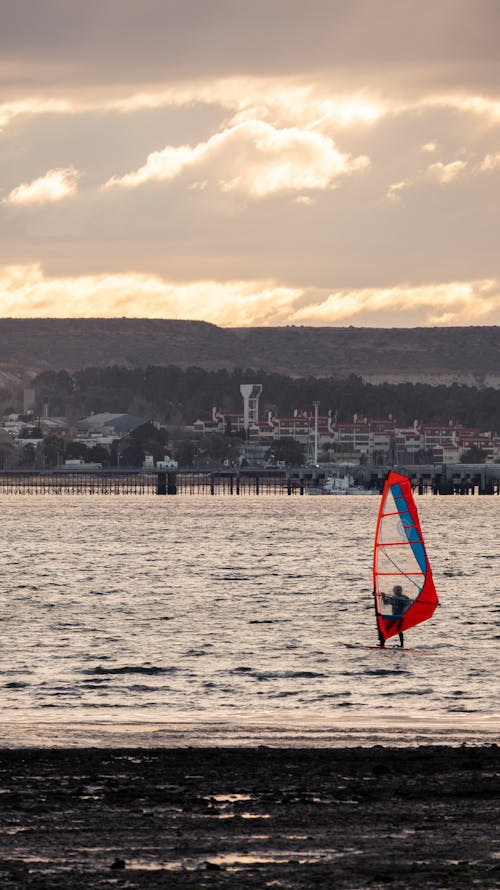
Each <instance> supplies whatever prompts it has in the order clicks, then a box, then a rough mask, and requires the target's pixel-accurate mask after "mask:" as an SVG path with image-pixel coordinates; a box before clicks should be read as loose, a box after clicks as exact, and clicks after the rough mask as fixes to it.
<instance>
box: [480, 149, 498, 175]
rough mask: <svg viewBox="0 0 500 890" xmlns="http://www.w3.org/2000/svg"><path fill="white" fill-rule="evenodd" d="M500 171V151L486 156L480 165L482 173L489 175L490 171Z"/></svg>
mask: <svg viewBox="0 0 500 890" xmlns="http://www.w3.org/2000/svg"><path fill="white" fill-rule="evenodd" d="M499 169H500V151H497V152H495V153H494V154H488V155H486V157H485V159H484V161H483V162H482V164H481V167H480V170H481V171H482V172H483V173H490V172H491V171H492V170H499Z"/></svg>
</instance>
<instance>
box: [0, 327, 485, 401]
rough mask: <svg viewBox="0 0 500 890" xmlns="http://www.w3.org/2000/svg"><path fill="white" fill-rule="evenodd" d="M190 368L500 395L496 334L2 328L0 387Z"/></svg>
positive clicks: (472, 329) (294, 329)
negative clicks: (40, 376)
mask: <svg viewBox="0 0 500 890" xmlns="http://www.w3.org/2000/svg"><path fill="white" fill-rule="evenodd" d="M95 365H100V366H107V365H122V366H125V367H146V366H147V365H178V366H179V367H182V368H186V367H189V366H192V365H197V366H199V367H202V368H205V369H207V370H215V369H218V368H227V369H234V368H254V369H256V370H258V369H263V370H266V371H268V372H273V371H274V372H278V373H281V374H287V375H289V376H292V377H303V376H309V375H313V376H318V377H327V376H339V377H345V376H347V375H349V374H356V375H359V376H361V377H363V378H364V379H365V380H367V381H371V382H374V383H378V382H381V381H388V382H392V383H398V382H403V381H411V382H417V381H421V382H426V383H436V384H438V383H443V384H449V383H453V382H454V381H457V382H459V383H465V384H469V385H474V384H476V385H479V386H484V385H489V386H495V387H498V388H500V328H499V327H467V328H466V327H462V328H412V329H407V330H405V329H401V328H352V327H349V328H334V327H329V328H326V327H325V328H319V327H283V328H270V327H269V328H220V327H217V326H216V325H212V324H207V323H205V322H198V321H173V320H172V321H171V320H158V319H127V318H119V319H97V318H96V319H10V318H4V319H0V383H2V382H4V383H5V384H6V385H9V383H12V382H14V381H15V380H16V379H17V380H19V379H21V378H24V379H26V377H27V376H30V375H32V374H36V373H39V372H40V371H44V370H49V369H61V368H66V369H67V370H71V371H72V370H77V369H80V368H84V367H89V366H95Z"/></svg>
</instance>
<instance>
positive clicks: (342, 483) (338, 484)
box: [307, 473, 378, 495]
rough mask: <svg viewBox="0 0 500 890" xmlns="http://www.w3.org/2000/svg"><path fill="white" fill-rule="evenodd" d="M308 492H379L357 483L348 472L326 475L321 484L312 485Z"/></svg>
mask: <svg viewBox="0 0 500 890" xmlns="http://www.w3.org/2000/svg"><path fill="white" fill-rule="evenodd" d="M307 493H308V494H322V495H323V494H325V495H329V494H334V495H345V494H355V495H359V494H378V491H376V490H375V489H373V488H364V486H362V485H356V483H355V481H354V479H353V477H352V476H349V475H348V474H347V473H344V474H343V475H336V474H332V475H330V476H326V477H325V479H324V481H323V482H321V483H320V484H319V485H315V486H311V487H310V488H308V489H307Z"/></svg>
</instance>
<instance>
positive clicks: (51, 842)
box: [0, 744, 500, 890]
mask: <svg viewBox="0 0 500 890" xmlns="http://www.w3.org/2000/svg"><path fill="white" fill-rule="evenodd" d="M499 750H500V749H499V748H498V747H497V746H496V745H494V744H493V745H485V746H461V747H451V746H421V747H396V748H387V747H382V746H378V745H377V746H374V747H363V748H361V747H350V748H307V749H306V748H277V747H276V748H275V747H266V746H258V747H253V748H241V747H238V748H230V747H220V748H217V747H210V748H200V747H193V748H188V747H181V748H149V749H145V748H142V749H131V748H121V749H118V748H114V749H109V748H108V749H102V748H101V749H97V748H91V749H89V748H79V749H75V748H74V749H54V748H51V749H40V748H37V749H34V748H24V749H12V748H11V749H5V748H4V749H1V750H0V814H1V824H2V833H1V841H0V844H1V849H0V887H1V888H2V890H14V888H16V890H19V888H28V887H29V888H37V890H63V888H64V890H76V888H78V890H82V888H86V890H87V888H88V890H94V888H95V890H97V888H99V890H104V888H124V890H125V888H126V890H136V888H137V890H139V888H172V890H176V888H186V890H195V888H196V890H199V888H205V887H210V888H216V890H217V888H225V887H233V888H238V890H246V888H259V890H260V888H264V887H273V888H288V890H289V888H304V890H309V888H324V890H331V888H350V890H355V888H357V890H359V888H364V887H370V888H378V887H386V886H388V885H390V886H391V887H394V888H399V887H411V888H462V887H463V888H470V887H472V886H473V887H475V888H495V887H498V886H499V885H500V852H499V846H498V841H497V833H498V828H497V826H498V791H499V782H498V777H499V773H500V763H499Z"/></svg>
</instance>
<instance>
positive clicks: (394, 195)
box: [387, 179, 410, 204]
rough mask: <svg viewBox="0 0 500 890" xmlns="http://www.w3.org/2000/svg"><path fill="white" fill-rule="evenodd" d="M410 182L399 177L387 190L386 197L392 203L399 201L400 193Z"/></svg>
mask: <svg viewBox="0 0 500 890" xmlns="http://www.w3.org/2000/svg"><path fill="white" fill-rule="evenodd" d="M409 185H410V182H409V180H408V179H401V180H400V181H399V182H393V183H392V184H391V185H390V186H389V188H388V190H387V198H388V200H389V201H391V202H392V203H393V204H398V203H399V202H400V201H401V193H402V192H403V191H404V190H405V189H406V188H408V186H409Z"/></svg>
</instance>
